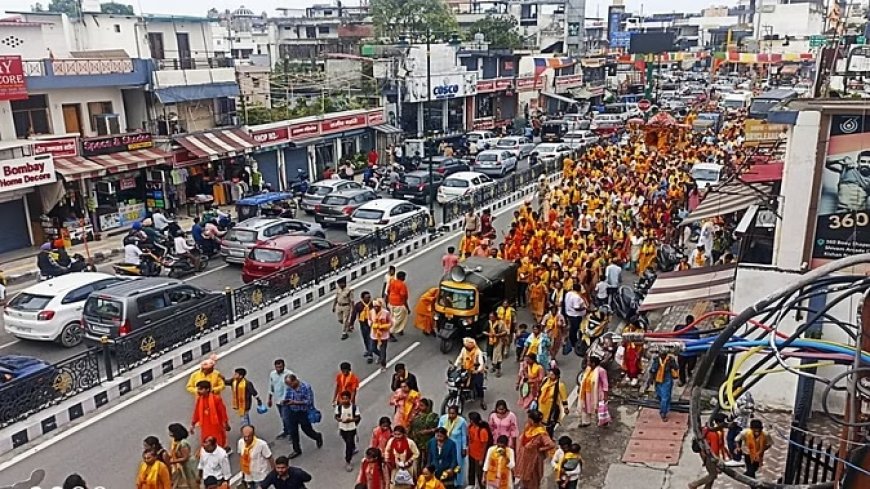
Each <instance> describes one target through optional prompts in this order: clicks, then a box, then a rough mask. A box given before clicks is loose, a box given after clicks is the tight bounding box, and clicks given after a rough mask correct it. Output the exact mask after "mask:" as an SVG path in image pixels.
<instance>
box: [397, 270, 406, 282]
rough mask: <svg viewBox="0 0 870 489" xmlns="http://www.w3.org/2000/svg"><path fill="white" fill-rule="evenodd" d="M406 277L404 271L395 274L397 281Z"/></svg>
mask: <svg viewBox="0 0 870 489" xmlns="http://www.w3.org/2000/svg"><path fill="white" fill-rule="evenodd" d="M407 276H408V274H406V273H405V271H404V270H402V271H401V272H399V273H397V274H396V278H397V279H399V280H405V277H407Z"/></svg>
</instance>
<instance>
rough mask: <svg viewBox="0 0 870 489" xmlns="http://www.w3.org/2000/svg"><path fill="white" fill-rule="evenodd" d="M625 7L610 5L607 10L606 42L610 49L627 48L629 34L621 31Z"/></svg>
mask: <svg viewBox="0 0 870 489" xmlns="http://www.w3.org/2000/svg"><path fill="white" fill-rule="evenodd" d="M624 14H625V7H623V6H616V5H611V6H610V8H609V9H608V10H607V40H608V41H609V43H610V47H611V48H627V47H628V43H629V38H630V37H631V34H630V33H628V32H625V31H623V30H622V16H623V15H624Z"/></svg>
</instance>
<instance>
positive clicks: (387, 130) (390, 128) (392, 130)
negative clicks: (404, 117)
mask: <svg viewBox="0 0 870 489" xmlns="http://www.w3.org/2000/svg"><path fill="white" fill-rule="evenodd" d="M373 129H374V130H375V131H378V132H379V133H381V134H402V130H401V129H399V128H398V127H396V126H394V125H392V124H381V125H379V126H375V127H374V128H373Z"/></svg>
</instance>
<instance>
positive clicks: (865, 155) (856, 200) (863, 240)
mask: <svg viewBox="0 0 870 489" xmlns="http://www.w3.org/2000/svg"><path fill="white" fill-rule="evenodd" d="M819 189H820V190H819V201H818V207H817V209H816V232H815V236H814V240H813V253H812V263H811V266H812V267H818V266H821V265H823V264H824V263H826V262H828V261H831V260H836V259H838V258H843V257H846V256H850V255H854V254H858V253H867V252H868V251H870V116H864V115H835V116H832V117H831V129H830V137H829V138H828V149H827V151H826V152H825V163H824V167H823V168H822V175H821V183H820V185H819Z"/></svg>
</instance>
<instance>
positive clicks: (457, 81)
mask: <svg viewBox="0 0 870 489" xmlns="http://www.w3.org/2000/svg"><path fill="white" fill-rule="evenodd" d="M430 81H431V86H430ZM406 86H407V91H406V93H405V98H404V103H403V104H402V110H401V113H402V117H401V126H402V129H403V130H404V132H406V133H409V134H416V135H417V136H426V137H427V138H435V139H438V138H441V139H444V138H449V137H452V136H455V135H461V134H463V133H465V131H466V129H467V126H470V125H471V124H470V123H471V119H473V117H469V114H473V111H474V103H475V100H474V98H475V96H476V95H477V73H476V72H462V73H450V74H433V75H432V76H431V80H429V79H428V78H427V77H425V76H415V77H409V78H408V79H407V81H406ZM430 89H431V94H430V93H429V91H430ZM466 121H468V123H467V122H466Z"/></svg>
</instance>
